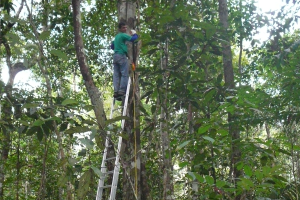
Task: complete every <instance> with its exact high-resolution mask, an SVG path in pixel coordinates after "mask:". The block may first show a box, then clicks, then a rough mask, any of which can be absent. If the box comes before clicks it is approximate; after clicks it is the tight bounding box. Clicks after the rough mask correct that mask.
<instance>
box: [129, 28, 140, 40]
mask: <svg viewBox="0 0 300 200" xmlns="http://www.w3.org/2000/svg"><path fill="white" fill-rule="evenodd" d="M130 33H131V39H130V42H133V41H134V40H136V39H138V38H139V36H138V35H137V34H136V31H135V30H131V31H130Z"/></svg>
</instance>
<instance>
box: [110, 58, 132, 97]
mask: <svg viewBox="0 0 300 200" xmlns="http://www.w3.org/2000/svg"><path fill="white" fill-rule="evenodd" d="M113 64H114V75H113V85H114V92H115V93H116V92H120V93H125V92H126V88H127V83H128V77H129V72H128V60H127V57H126V55H121V54H114V56H113Z"/></svg>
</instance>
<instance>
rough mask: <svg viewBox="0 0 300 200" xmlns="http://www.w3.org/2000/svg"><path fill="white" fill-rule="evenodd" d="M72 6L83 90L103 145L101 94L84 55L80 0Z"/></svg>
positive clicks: (103, 113)
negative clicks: (85, 91) (91, 109)
mask: <svg viewBox="0 0 300 200" xmlns="http://www.w3.org/2000/svg"><path fill="white" fill-rule="evenodd" d="M72 6H73V24H74V35H75V49H76V56H77V59H78V63H79V68H80V72H81V74H82V77H83V80H84V85H85V88H86V90H87V92H88V95H89V97H90V99H91V103H92V105H93V110H94V113H95V117H96V120H97V123H98V127H99V129H100V131H101V133H102V134H101V136H102V139H103V144H104V141H105V134H103V130H104V126H105V120H106V116H105V112H104V107H103V100H102V98H101V92H100V91H99V89H98V88H97V87H96V86H95V83H94V80H93V77H92V76H91V73H90V69H89V66H88V64H87V60H86V56H85V54H84V45H83V39H82V33H81V13H80V0H72Z"/></svg>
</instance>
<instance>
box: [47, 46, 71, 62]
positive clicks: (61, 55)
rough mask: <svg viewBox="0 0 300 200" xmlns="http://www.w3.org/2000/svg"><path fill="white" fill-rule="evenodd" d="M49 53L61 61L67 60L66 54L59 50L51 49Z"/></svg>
mask: <svg viewBox="0 0 300 200" xmlns="http://www.w3.org/2000/svg"><path fill="white" fill-rule="evenodd" d="M50 53H51V54H53V55H54V56H57V57H59V58H61V59H62V60H68V56H67V54H65V53H64V52H62V51H60V50H56V49H53V50H51V51H50Z"/></svg>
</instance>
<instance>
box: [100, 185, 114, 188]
mask: <svg viewBox="0 0 300 200" xmlns="http://www.w3.org/2000/svg"><path fill="white" fill-rule="evenodd" d="M110 187H111V185H105V186H101V187H100V188H103V189H104V188H110Z"/></svg>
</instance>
